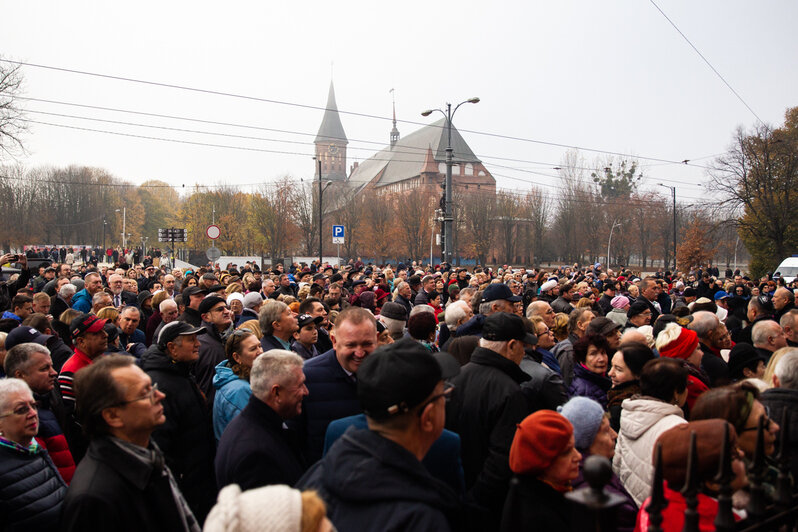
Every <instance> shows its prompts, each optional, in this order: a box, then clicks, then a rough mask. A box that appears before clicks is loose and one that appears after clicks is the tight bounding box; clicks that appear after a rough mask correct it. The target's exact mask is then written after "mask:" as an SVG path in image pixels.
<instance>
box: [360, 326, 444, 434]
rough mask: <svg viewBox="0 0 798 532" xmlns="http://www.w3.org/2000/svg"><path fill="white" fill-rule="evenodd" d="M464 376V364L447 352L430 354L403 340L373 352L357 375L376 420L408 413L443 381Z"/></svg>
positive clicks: (368, 411)
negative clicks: (461, 372) (461, 365)
mask: <svg viewBox="0 0 798 532" xmlns="http://www.w3.org/2000/svg"><path fill="white" fill-rule="evenodd" d="M459 373H460V364H458V362H457V360H455V359H454V357H453V356H452V355H450V354H449V353H445V352H438V353H430V352H429V351H428V350H427V348H425V347H424V346H422V345H421V344H420V343H418V342H416V341H415V340H413V339H410V338H402V339H401V340H399V341H397V342H394V343H392V344H388V345H384V346H382V347H380V348H379V349H377V350H375V351H374V352H373V353H371V354H370V355H369V356H368V357H367V358H366V360H364V361H363V364H362V365H361V366H360V369H358V372H357V396H358V399H359V400H360V404H361V406H362V407H363V411H364V412H365V413H366V415H367V416H368V417H370V418H372V419H375V420H382V419H387V418H390V417H392V416H395V415H400V414H404V413H405V412H408V411H409V410H411V409H412V408H413V407H415V406H418V405H420V404H421V403H422V402H423V401H424V400H425V399H426V398H427V397H429V395H430V394H431V393H432V391H433V390H434V389H435V386H437V385H438V383H439V382H440V381H442V380H447V379H451V378H452V377H454V376H456V375H457V374H459Z"/></svg>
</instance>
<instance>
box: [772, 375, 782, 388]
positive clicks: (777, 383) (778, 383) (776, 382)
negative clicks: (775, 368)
mask: <svg viewBox="0 0 798 532" xmlns="http://www.w3.org/2000/svg"><path fill="white" fill-rule="evenodd" d="M773 387H774V388H781V381H780V380H779V378H778V377H777V376H776V374H775V373H774V374H773Z"/></svg>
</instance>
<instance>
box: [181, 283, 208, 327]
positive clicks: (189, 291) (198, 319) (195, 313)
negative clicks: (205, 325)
mask: <svg viewBox="0 0 798 532" xmlns="http://www.w3.org/2000/svg"><path fill="white" fill-rule="evenodd" d="M207 295H208V290H207V289H205V288H202V287H200V286H189V287H188V288H186V289H185V290H183V293H182V294H181V296H180V297H182V298H183V305H184V306H185V307H186V309H185V310H184V311H183V314H181V315H180V317H179V318H178V319H179V320H180V321H184V322H186V323H188V324H189V325H193V326H194V327H201V326H202V314H200V311H199V306H200V303H202V300H203V299H205V296H207Z"/></svg>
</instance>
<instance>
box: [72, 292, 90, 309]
mask: <svg viewBox="0 0 798 532" xmlns="http://www.w3.org/2000/svg"><path fill="white" fill-rule="evenodd" d="M72 308H73V309H75V310H79V311H81V312H85V313H87V314H88V313H89V312H91V296H90V295H89V291H88V290H86V289H85V288H84V289H83V290H81V291H80V292H78V293H77V294H75V295H74V296H72Z"/></svg>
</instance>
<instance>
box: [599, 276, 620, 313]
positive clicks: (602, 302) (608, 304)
mask: <svg viewBox="0 0 798 532" xmlns="http://www.w3.org/2000/svg"><path fill="white" fill-rule="evenodd" d="M603 288H604V293H603V294H602V295H601V297H600V298H599V300H598V304H599V306H600V307H601V311H602V312H603V313H604V315H605V316H606V315H607V314H609V313H610V312H612V298H613V297H615V288H616V287H615V283H613V282H611V281H607V282H605V283H604V286H603Z"/></svg>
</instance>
